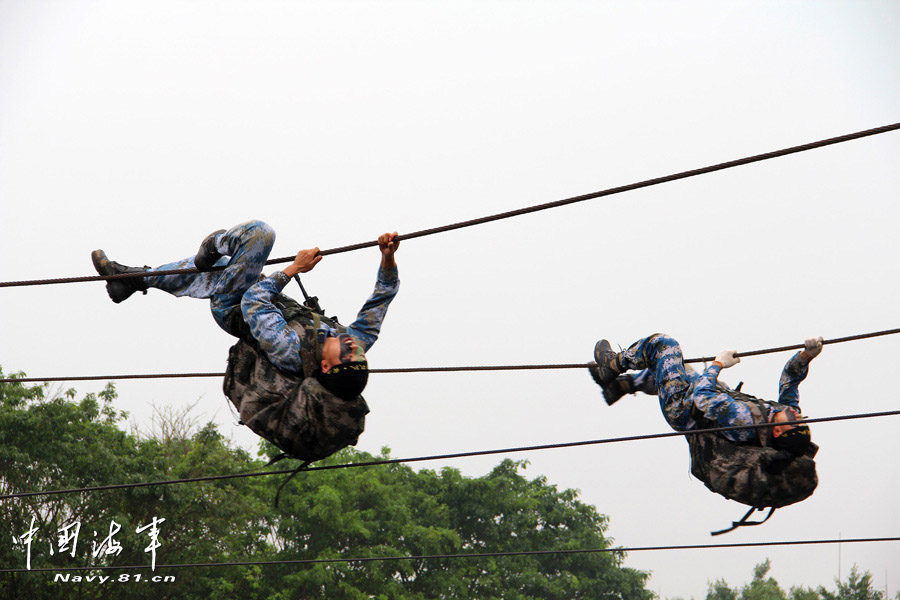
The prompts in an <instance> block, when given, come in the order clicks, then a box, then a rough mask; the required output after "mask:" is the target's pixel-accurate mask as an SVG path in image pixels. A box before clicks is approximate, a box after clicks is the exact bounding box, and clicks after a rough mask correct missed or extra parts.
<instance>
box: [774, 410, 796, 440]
mask: <svg viewBox="0 0 900 600" xmlns="http://www.w3.org/2000/svg"><path fill="white" fill-rule="evenodd" d="M802 418H803V415H801V414H800V411H797V410H794V409H793V408H787V409H785V410H782V411H781V412H777V413H775V418H774V419H772V420H773V421H775V422H776V423H785V422H787V421H799V420H800V419H802ZM795 427H797V426H796V425H776V426H775V427H773V428H772V434H773V435H774V436H775V437H779V436H780V435H781V434H782V433H784V432H785V431H790V430H791V429H794V428H795Z"/></svg>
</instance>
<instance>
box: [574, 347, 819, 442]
mask: <svg viewBox="0 0 900 600" xmlns="http://www.w3.org/2000/svg"><path fill="white" fill-rule="evenodd" d="M821 351H822V338H810V339H808V340H806V343H805V349H804V350H802V351H800V352H798V353H797V354H795V355H794V356H792V357H791V359H790V360H788V362H787V364H785V366H784V370H783V371H782V374H781V380H780V382H779V394H778V406H776V407H775V409H774V410H772V411H770V412H769V414H768V420H769V422H781V421H794V420H796V419H799V418H800V416H801V415H800V394H799V390H798V386H799V385H800V382H802V381H803V380H804V379H806V375H807V373H808V372H809V363H810V361H811V360H812V359H813V358H815V357H816V356H818V355H819V353H820V352H821ZM734 354H735V352H734V351H731V350H728V351H724V352H721V353H719V355H718V356H717V357H716V360H715V361H713V363H712V364H711V365H710V366H709V367H708V368H707V369H706V370H705V371H704V372H703V373H698V372H696V371H695V370H693V369H691V368H690V367H687V368H685V364H684V358H683V356H682V352H681V346H679V344H678V342H676V341H675V340H674V339H672V338H671V337H669V336H667V335H665V334H661V333H658V334H654V335H651V336H649V337H646V338H644V339H641V340H638V341H637V342H635V343H634V344H632V345H631V346H630V347H629V348H628V349H627V350H624V351H622V352H619V353H615V352H613V351H612V350H611V348H610V345H609V342H607V341H606V340H600V341H599V342H597V345H596V346H595V348H594V359H595V361H596V363H597V366H596V367H592V370H591V374H592V375H593V377H594V380H595V381H596V382H597V384H598V385H600V387H601V388H602V389H603V395H604V398H605V399H606V402H607V404H613V403H614V402H616V401H618V400H619V399H620V398H621V397H622V396H623V395H625V394H627V393H634V392H636V391H643V392H645V393H649V394H657V395H658V396H659V406H660V409H661V410H662V413H663V416H664V417H665V419H666V421H667V422H668V423H669V425H670V426H671V427H672V429H674V430H676V431H689V430H691V429H695V428H697V419H698V418H703V419H704V420H706V421H707V422H708V423H710V424H711V425H712V426H713V427H732V426H740V425H753V424H754V423H755V420H754V418H753V415H752V411H751V410H750V408H749V406H748V404H747V402H746V401H745V400H742V399H741V396H742V394H741V393H740V392H738V391H736V390H732V389H731V388H729V387H728V386H727V385H726V384H724V383H723V382H720V381H718V377H719V372H720V371H721V370H722V369H723V368H728V367H731V366H733V365H735V364H737V363H738V362H740V358H737V357H735V356H734ZM637 369H640V371H639V372H638V373H636V374H630V373H625V371H628V370H637ZM794 429H797V427H794V426H790V425H788V426H776V427H774V428H773V433H774V436H775V438H776V439H777V438H781V437H782V434H783V433H786V432H788V431H790V430H794ZM800 429H801V431H803V430H805V431H806V438H807V439H808V437H809V435H808V429H806V428H805V426H801V428H800ZM758 431H759V430H758V429H737V430H733V431H727V432H722V434H721V435H722V436H723V437H725V438H727V439H729V440H731V441H733V442H736V443H738V444H754V443H758V438H759V434H758ZM788 437H793V434H792V435H789V436H788ZM800 442H802V440H800ZM800 442H798V446H797V448H795V449H796V450H797V451H798V452H799V451H801V450H802V448H800V447H799V446H802V445H803V444H802V443H800ZM778 443H780V442H776V445H778ZM783 444H784V445H787V444H788V442H787V441H786V440H785V441H784V442H783Z"/></svg>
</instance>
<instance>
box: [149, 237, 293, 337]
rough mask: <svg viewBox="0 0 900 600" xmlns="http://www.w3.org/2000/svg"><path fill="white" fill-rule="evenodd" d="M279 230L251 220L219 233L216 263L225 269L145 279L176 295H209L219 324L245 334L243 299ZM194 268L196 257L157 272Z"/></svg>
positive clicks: (235, 332)
mask: <svg viewBox="0 0 900 600" xmlns="http://www.w3.org/2000/svg"><path fill="white" fill-rule="evenodd" d="M274 243H275V230H274V229H272V228H271V227H270V226H269V225H267V224H265V223H263V222H262V221H248V222H247V223H242V224H240V225H237V226H235V227H232V228H231V229H229V230H228V231H226V232H225V233H220V234H219V235H218V236H216V251H217V252H219V253H220V254H222V255H223V256H222V258H220V259H219V260H218V261H217V262H216V266H225V269H223V270H221V271H208V272H204V273H183V274H178V275H154V276H150V277H145V278H144V281H146V282H147V285H148V286H149V287H152V288H156V289H159V290H163V291H164V292H168V293H170V294H172V295H173V296H189V297H191V298H208V299H209V307H210V310H211V311H212V315H213V318H214V319H215V320H216V323H218V324H219V327H221V328H222V329H224V330H225V331H226V332H228V333H229V334H231V335H234V336H237V337H242V336H241V328H243V327H246V325H245V324H244V321H243V318H242V316H241V310H240V307H241V298H242V297H243V295H244V292H246V291H247V289H248V288H250V286H252V285H253V284H254V283H256V282H257V281H259V278H260V275H261V274H262V270H263V267H264V266H265V264H266V260H267V259H268V258H269V253H270V252H271V251H272V245H273V244H274ZM191 268H194V257H193V256H191V257H190V258H185V259H182V260H179V261H176V262H172V263H168V264H165V265H162V266H160V267H157V268H156V269H154V271H166V270H172V269H191Z"/></svg>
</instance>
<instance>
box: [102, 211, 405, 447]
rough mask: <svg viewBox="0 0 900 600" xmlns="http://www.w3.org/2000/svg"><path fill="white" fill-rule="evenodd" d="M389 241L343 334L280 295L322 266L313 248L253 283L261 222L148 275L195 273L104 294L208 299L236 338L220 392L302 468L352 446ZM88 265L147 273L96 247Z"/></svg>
mask: <svg viewBox="0 0 900 600" xmlns="http://www.w3.org/2000/svg"><path fill="white" fill-rule="evenodd" d="M396 238H397V233H396V232H394V233H385V234H383V235H381V236H380V237H379V238H378V246H379V249H380V250H381V265H380V268H379V270H378V276H377V279H376V284H375V291H374V292H373V294H372V296H371V297H370V298H369V299H368V300H367V301H366V302H365V304H363V307H362V309H361V310H360V311H359V314H358V315H357V317H356V320H355V321H354V322H353V323H352V324H351V325H350V326H349V327H345V326H343V325H341V324H340V323H338V322H337V319H336V318H335V317H332V318H327V317H325V316H324V315H323V314H321V312H317V311H316V310H313V308H310V307H309V306H303V305H301V304H299V303H298V302H296V301H295V300H293V299H291V298H289V297H287V296H285V295H283V294H281V291H282V290H283V289H284V287H285V286H286V285H287V284H288V282H290V280H291V278H292V277H294V276H296V275H297V274H298V273H306V272H308V271H310V270H311V269H312V268H313V267H315V266H316V265H317V264H318V263H319V261H320V260H322V257H321V256H320V255H319V249H318V248H311V249H308V250H301V251H299V252H298V253H297V256H296V257H295V259H294V262H293V263H292V264H290V265H288V266H287V267H286V268H285V269H284V270H282V271H278V272H276V273H275V274H273V275H271V276H270V277H262V269H263V266H264V265H265V262H266V259H267V258H268V256H269V252H270V251H271V250H272V245H273V243H274V242H275V232H274V230H273V229H272V228H271V227H269V226H268V225H266V224H265V223H262V222H260V221H250V222H248V223H243V224H241V225H237V226H236V227H233V228H231V229H229V230H228V231H225V230H224V229H222V230H219V231H215V232H213V233H211V234H209V235H208V236H207V237H206V238H205V239H204V240H203V242H202V243H201V244H200V250H199V251H198V252H197V254H196V255H195V256H192V257H189V258H185V259H183V260H180V261H176V262H173V263H168V264H165V265H163V266H161V267H158V268H157V269H154V270H155V271H169V270H176V269H191V268H195V267H196V268H197V269H198V270H199V271H200V272H199V273H186V274H173V275H148V276H145V277H131V278H122V279H111V280H109V281H108V282H107V284H106V291H107V293H108V294H109V297H110V298H111V299H112V301H113V302H116V303H119V302H122V301H124V300H125V299H127V298H128V297H130V296H131V295H132V294H133V293H134V292H138V291H141V292H144V293H145V294H146V293H147V289H148V288H156V289H160V290H163V291H165V292H168V293H169V294H172V295H174V296H190V297H191V298H206V299H209V301H210V309H211V310H212V314H213V318H214V319H215V321H216V323H218V325H219V327H221V328H222V329H224V330H225V331H226V332H228V333H229V334H231V335H233V336H235V337H237V338H239V339H240V341H239V342H238V343H237V344H235V345H234V346H233V347H232V348H231V350H230V352H229V358H228V370H227V372H226V375H225V384H224V390H225V395H226V396H228V397H229V398H230V399H231V402H232V403H233V404H234V405H235V406H236V407H237V409H238V412H239V414H240V417H241V420H242V423H243V424H245V425H247V426H249V427H250V428H251V429H252V430H253V431H254V432H256V433H257V434H259V435H261V436H262V437H264V438H266V439H268V440H269V441H271V442H272V443H274V444H275V445H276V446H278V447H279V448H280V449H281V450H282V451H283V452H284V453H285V454H284V456H287V457H291V458H298V459H301V460H304V461H306V464H308V462H311V461H314V460H320V459H322V458H325V457H326V456H328V455H330V454H332V453H334V452H336V451H337V450H340V449H341V448H343V447H345V446H347V445H353V444H355V443H356V441H357V438H358V437H359V435H360V434H361V433H362V431H363V427H364V425H365V415H366V414H367V413H368V412H369V408H368V406H367V405H366V401H365V400H364V399H363V397H362V396H360V393H361V392H362V391H363V388H365V385H366V382H367V380H368V362H367V360H366V355H365V353H366V351H367V350H369V349H370V348H371V347H372V344H374V343H375V340H376V339H378V334H379V332H380V331H381V324H382V321H383V320H384V316H385V313H386V312H387V308H388V305H389V304H390V303H391V300H393V298H394V296H395V295H396V294H397V290H398V289H399V286H400V281H399V278H398V275H397V263H396V260H395V258H394V253H395V252H396V250H397V247H398V246H399V244H400V242H399V240H397V239H396ZM91 259H92V261H93V263H94V267H95V268H96V270H97V272H98V273H100V274H101V275H116V274H121V273H143V272H146V271H148V270H149V267H143V268H140V267H126V266H124V265H121V264H119V263H117V262H114V261H111V260H109V259H108V258H107V257H106V254H105V253H104V252H103V251H102V250H95V251H94V252H93V253H92V254H91ZM216 267H221V269H215V268H216ZM315 308H318V306H317V304H315ZM318 310H319V311H320V310H321V309H318Z"/></svg>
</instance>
